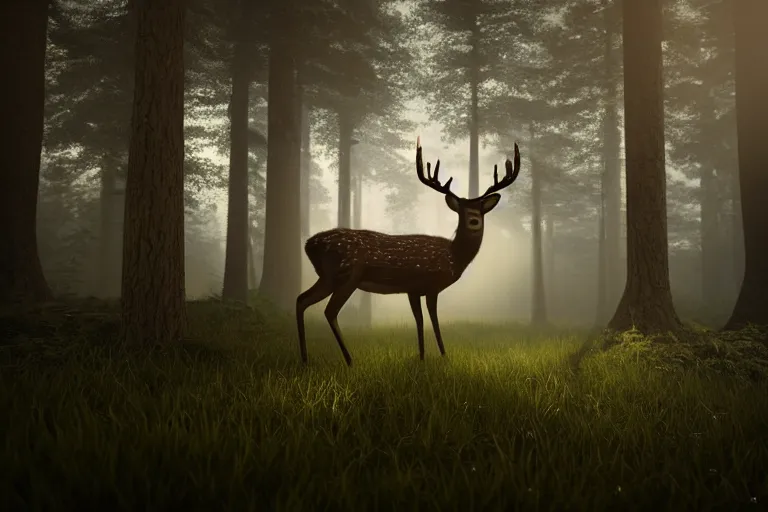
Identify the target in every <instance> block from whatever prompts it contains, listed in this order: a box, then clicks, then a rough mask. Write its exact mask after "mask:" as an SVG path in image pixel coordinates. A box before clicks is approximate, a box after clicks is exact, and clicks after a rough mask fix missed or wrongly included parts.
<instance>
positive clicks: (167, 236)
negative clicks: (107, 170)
mask: <svg viewBox="0 0 768 512" xmlns="http://www.w3.org/2000/svg"><path fill="white" fill-rule="evenodd" d="M185 5H186V2H185V1H184V0H167V1H166V2H163V3H162V4H161V3H151V2H135V4H134V6H135V8H136V9H137V16H136V17H137V36H136V52H135V55H136V81H135V87H134V91H135V92H134V98H133V116H132V119H131V142H130V150H129V156H128V176H127V179H126V197H125V228H124V237H123V282H122V290H123V296H122V301H121V302H122V330H121V339H122V340H123V341H125V342H127V343H134V344H137V343H170V342H175V341H179V340H180V339H181V337H182V336H183V334H184V328H185V322H186V312H185V303H184V18H185Z"/></svg>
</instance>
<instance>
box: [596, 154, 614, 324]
mask: <svg viewBox="0 0 768 512" xmlns="http://www.w3.org/2000/svg"><path fill="white" fill-rule="evenodd" d="M605 172H606V170H605V166H603V172H602V173H601V177H600V205H599V209H598V225H597V307H596V316H595V325H596V326H604V325H605V324H606V323H607V322H608V320H610V312H609V310H608V304H607V302H608V301H607V297H606V291H607V288H606V283H607V275H606V274H607V269H606V265H605V260H606V257H605V253H606V251H605V246H606V244H605Z"/></svg>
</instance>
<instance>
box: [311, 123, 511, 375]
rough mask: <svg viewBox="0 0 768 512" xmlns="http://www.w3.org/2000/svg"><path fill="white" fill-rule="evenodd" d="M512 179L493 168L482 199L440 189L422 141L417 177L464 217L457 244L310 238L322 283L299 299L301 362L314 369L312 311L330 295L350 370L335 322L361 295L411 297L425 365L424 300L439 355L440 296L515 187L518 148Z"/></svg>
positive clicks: (410, 238)
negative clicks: (309, 334) (308, 325)
mask: <svg viewBox="0 0 768 512" xmlns="http://www.w3.org/2000/svg"><path fill="white" fill-rule="evenodd" d="M504 165H505V170H506V174H505V175H504V177H503V178H502V180H501V181H499V175H498V166H496V165H494V167H493V185H491V186H490V187H488V189H487V190H486V191H485V193H484V194H483V195H481V196H479V197H475V198H472V199H466V198H461V197H458V196H456V195H455V194H454V193H453V192H451V188H450V187H451V181H453V177H450V178H448V180H447V181H446V182H445V184H442V185H441V184H440V181H439V179H438V173H439V171H440V160H437V162H436V163H435V172H434V174H432V168H431V165H430V163H429V162H427V173H426V176H425V175H424V163H423V160H422V154H421V137H418V138H417V139H416V175H417V176H418V178H419V181H421V183H422V184H424V185H426V186H427V187H429V188H431V189H432V190H435V191H437V192H440V193H441V194H443V195H444V196H445V203H446V204H447V206H448V208H450V209H451V210H452V211H453V212H455V213H456V214H458V217H459V220H458V226H457V228H456V232H455V234H454V237H453V239H448V238H445V237H440V236H432V235H425V234H413V235H390V234H386V233H381V232H378V231H371V230H367V229H349V228H335V229H330V230H327V231H322V232H320V233H317V234H315V235H313V236H311V237H310V238H309V239H307V241H306V243H305V244H304V252H305V253H306V255H307V258H309V261H310V262H311V263H312V266H313V267H314V269H315V272H316V273H317V276H318V279H317V281H316V282H315V283H314V284H313V285H312V286H311V287H310V288H309V289H307V290H306V291H304V292H303V293H301V294H300V295H299V296H298V297H297V298H296V323H297V326H298V331H299V332H298V334H299V351H300V353H301V360H302V362H303V363H304V364H305V365H306V364H308V357H307V342H306V333H305V329H304V312H305V311H306V309H307V308H308V307H309V306H311V305H313V304H316V303H318V302H320V301H321V300H323V299H325V298H326V297H328V296H329V295H330V297H331V298H330V300H329V301H328V304H327V306H326V308H325V318H326V320H327V321H328V324H329V325H330V326H331V331H333V335H334V337H335V338H336V342H337V343H338V345H339V348H340V349H341V353H342V355H343V356H344V360H345V361H346V363H347V365H348V366H352V357H351V356H350V354H349V351H348V350H347V347H346V346H345V345H344V341H343V339H342V336H341V331H340V330H339V325H338V321H337V317H338V314H339V311H341V308H342V307H343V306H344V304H345V303H346V302H347V301H348V300H349V298H350V297H351V296H352V293H353V292H354V291H355V290H357V289H360V290H363V291H366V292H369V293H375V294H382V295H389V294H406V295H408V301H409V302H410V306H411V311H412V312H413V317H414V319H415V320H416V333H417V339H418V343H419V359H420V360H421V361H424V317H423V314H422V309H421V297H426V305H427V311H428V312H429V317H430V320H431V321H432V328H433V331H434V333H435V338H436V341H437V348H438V349H439V351H440V355H441V356H445V346H444V345H443V338H442V335H441V333H440V323H439V321H438V317H437V297H438V295H439V294H440V292H442V291H443V290H445V289H446V288H448V287H449V286H451V285H452V284H453V283H455V282H456V281H458V280H459V278H461V276H462V274H463V273H464V271H465V270H466V269H467V267H468V266H469V264H470V263H472V260H474V258H475V256H476V255H477V253H478V252H479V250H480V245H481V243H482V241H483V219H484V216H485V215H486V214H487V213H488V212H490V211H491V210H493V209H494V208H495V207H496V205H497V204H498V203H499V200H500V199H501V195H500V194H498V193H497V192H498V191H500V190H502V189H504V188H506V187H508V186H510V185H511V184H512V183H513V182H514V181H515V179H517V176H518V174H519V173H520V150H519V148H518V146H517V143H515V150H514V166H513V163H512V162H511V161H510V160H509V158H507V159H506V161H505V163H504Z"/></svg>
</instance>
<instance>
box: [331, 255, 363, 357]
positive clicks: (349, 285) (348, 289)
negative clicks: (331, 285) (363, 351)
mask: <svg viewBox="0 0 768 512" xmlns="http://www.w3.org/2000/svg"><path fill="white" fill-rule="evenodd" d="M361 275H362V274H361V270H360V269H355V270H354V271H353V272H352V275H350V277H349V278H347V280H346V281H344V283H343V284H342V285H341V286H339V287H338V288H336V290H335V291H334V292H333V295H331V300H329V301H328V305H327V306H326V307H325V318H326V319H327V320H328V324H329V325H330V326H331V330H332V331H333V336H334V337H335V338H336V341H337V342H338V344H339V348H340V349H341V353H342V354H344V360H345V361H346V362H347V366H352V356H350V355H349V351H348V350H347V347H346V346H345V345H344V341H343V340H342V339H341V331H339V322H338V318H337V317H338V316H339V311H341V308H342V307H344V304H346V303H347V301H348V300H349V298H350V297H351V296H352V293H353V292H354V291H355V290H356V289H357V285H358V284H359V283H360V277H361Z"/></svg>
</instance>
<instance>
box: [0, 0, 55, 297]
mask: <svg viewBox="0 0 768 512" xmlns="http://www.w3.org/2000/svg"><path fill="white" fill-rule="evenodd" d="M48 3H49V2H48V0H4V1H3V2H0V69H2V70H3V78H2V79H1V80H0V119H2V121H3V124H4V126H6V128H7V129H6V130H3V136H2V148H0V305H2V306H17V305H25V306H26V305H31V304H34V303H37V302H41V301H45V300H48V299H50V296H51V292H50V290H49V288H48V284H47V283H46V281H45V277H44V276H43V269H42V266H41V265H40V256H39V254H38V249H37V234H36V233H37V229H36V219H37V189H38V186H39V184H40V154H41V152H42V147H43V108H44V105H45V50H46V34H47V32H48Z"/></svg>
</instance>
